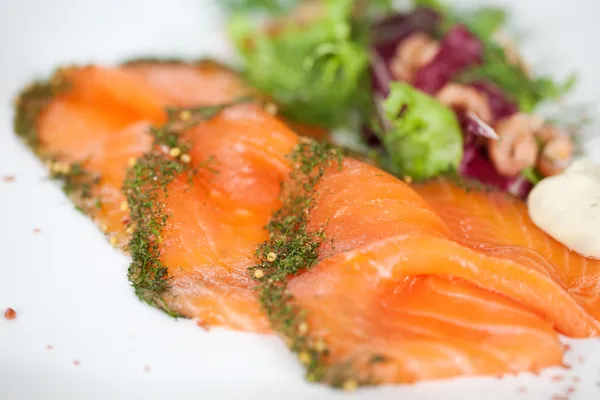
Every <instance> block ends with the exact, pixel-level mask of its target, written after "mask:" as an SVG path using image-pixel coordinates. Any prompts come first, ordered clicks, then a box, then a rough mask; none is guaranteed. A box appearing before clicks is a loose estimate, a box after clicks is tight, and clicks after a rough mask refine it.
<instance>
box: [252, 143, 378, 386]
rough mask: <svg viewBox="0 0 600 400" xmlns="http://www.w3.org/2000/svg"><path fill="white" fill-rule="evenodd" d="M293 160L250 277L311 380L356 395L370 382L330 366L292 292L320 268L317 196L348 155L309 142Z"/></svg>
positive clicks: (276, 328)
mask: <svg viewBox="0 0 600 400" xmlns="http://www.w3.org/2000/svg"><path fill="white" fill-rule="evenodd" d="M290 158H291V160H292V163H293V165H294V168H293V169H292V172H291V174H290V178H289V180H287V181H286V182H285V184H284V187H283V190H282V195H281V198H282V207H281V208H280V209H279V210H278V211H276V212H275V213H274V215H273V217H272V219H271V221H270V222H269V224H268V225H267V230H268V231H269V239H268V240H267V241H266V242H265V243H263V244H262V245H260V246H259V248H258V250H257V253H256V254H257V256H258V257H259V259H260V263H259V264H258V265H255V266H252V267H250V268H249V274H250V276H252V277H253V278H254V279H255V280H256V281H257V282H258V283H259V284H258V287H257V288H256V290H257V291H258V295H259V300H260V304H261V307H262V310H263V311H264V312H265V314H266V315H267V317H268V318H269V320H270V322H271V326H272V328H273V330H274V331H276V332H278V333H279V334H280V335H282V336H283V337H284V338H285V341H286V343H287V344H288V347H289V348H290V350H291V351H293V352H294V353H296V355H297V357H298V359H299V360H300V362H301V363H302V364H303V365H304V366H305V368H306V377H307V379H308V380H309V381H312V382H327V383H329V384H331V385H333V386H336V387H341V388H343V389H345V390H354V389H356V388H357V386H358V385H359V384H363V383H366V382H363V381H362V380H360V379H358V378H356V375H355V374H353V371H352V370H351V368H350V367H351V366H349V365H346V364H343V365H337V364H335V365H331V364H330V363H329V361H328V351H327V343H325V341H323V340H322V339H321V338H317V337H313V336H311V334H310V326H309V324H308V322H307V318H306V311H305V310H303V309H302V308H301V307H300V306H298V305H297V304H296V303H295V299H294V296H293V295H292V294H291V293H290V292H289V290H288V287H287V281H288V279H289V278H290V277H292V276H294V275H297V274H299V273H301V272H303V271H305V270H309V269H310V268H311V267H313V266H314V265H315V264H317V262H318V258H319V256H318V249H319V247H320V246H321V244H323V243H324V242H325V241H326V240H327V239H326V237H325V232H324V228H323V227H322V228H321V229H319V230H317V231H309V230H308V228H307V226H308V218H309V214H310V211H311V209H312V207H313V206H314V198H313V193H314V191H315V189H316V187H317V184H318V183H319V180H320V179H321V178H322V177H323V175H324V174H325V172H326V171H327V170H328V169H329V168H336V167H337V168H342V153H341V151H340V150H338V149H336V148H335V147H333V146H331V145H329V144H326V143H323V144H319V143H317V142H314V141H310V140H306V141H303V142H301V143H300V144H299V145H298V146H297V148H296V149H295V150H294V152H293V153H292V154H291V156H290Z"/></svg>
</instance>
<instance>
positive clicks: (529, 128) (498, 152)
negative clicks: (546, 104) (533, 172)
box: [488, 113, 539, 177]
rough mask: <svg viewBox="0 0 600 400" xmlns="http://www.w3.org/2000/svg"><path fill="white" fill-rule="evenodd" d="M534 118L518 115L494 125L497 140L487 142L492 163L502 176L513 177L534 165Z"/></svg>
mask: <svg viewBox="0 0 600 400" xmlns="http://www.w3.org/2000/svg"><path fill="white" fill-rule="evenodd" d="M536 121H537V120H536V119H535V118H534V117H531V116H529V115H527V114H523V113H518V114H515V115H513V116H511V117H507V118H504V119H502V120H500V121H499V122H497V123H496V125H495V129H496V133H497V134H498V136H499V137H500V138H499V139H498V140H495V139H489V140H488V152H489V155H490V158H491V160H492V163H493V164H494V166H495V167H496V171H498V172H499V173H500V174H501V175H502V176H506V177H513V176H516V175H517V174H519V172H521V171H522V170H523V169H525V168H528V167H533V166H535V165H536V162H537V157H538V151H539V149H538V144H537V141H536V139H535V135H534V133H535V131H536V130H537V129H539V124H538V123H537V122H536Z"/></svg>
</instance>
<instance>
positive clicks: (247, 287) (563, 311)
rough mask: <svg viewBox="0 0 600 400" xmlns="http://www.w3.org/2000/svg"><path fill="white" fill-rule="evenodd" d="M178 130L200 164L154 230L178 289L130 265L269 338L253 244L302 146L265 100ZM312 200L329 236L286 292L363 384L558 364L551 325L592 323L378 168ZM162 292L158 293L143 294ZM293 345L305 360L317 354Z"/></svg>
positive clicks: (554, 287) (532, 271)
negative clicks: (464, 240)
mask: <svg viewBox="0 0 600 400" xmlns="http://www.w3.org/2000/svg"><path fill="white" fill-rule="evenodd" d="M183 137H184V138H185V139H186V140H189V142H190V143H191V149H190V150H189V154H190V155H191V164H192V166H194V167H196V169H197V172H196V173H195V175H194V176H193V178H192V179H191V180H190V178H189V176H188V175H186V174H185V173H183V174H181V175H179V176H177V177H176V178H174V179H173V180H172V181H171V182H170V183H169V184H168V185H167V186H166V189H165V191H164V193H163V194H162V195H161V197H160V200H159V203H161V204H164V206H159V207H158V209H161V210H163V211H162V212H163V213H164V215H168V218H167V219H166V223H165V225H164V228H163V229H162V231H161V232H160V237H156V236H154V237H152V239H153V241H154V242H155V244H156V246H157V247H156V248H157V252H156V254H157V255H158V256H159V258H160V265H162V266H164V268H165V269H166V271H165V272H166V273H165V275H164V276H162V275H161V276H162V278H163V279H168V286H163V287H161V286H160V285H158V284H156V283H152V282H150V283H148V282H147V281H145V280H144V279H140V277H141V276H142V275H144V268H143V263H142V264H139V265H136V264H135V263H134V264H133V269H132V271H131V272H132V274H131V278H132V281H133V283H134V285H138V287H139V290H138V292H139V293H141V294H142V296H146V298H145V300H146V301H149V302H150V303H151V304H154V305H157V306H159V307H161V308H163V309H166V310H167V311H169V312H172V313H173V314H176V315H183V316H186V317H189V318H195V319H198V320H201V321H203V322H204V323H207V324H209V325H218V326H225V327H229V328H233V329H239V330H249V331H256V332H269V331H270V329H269V328H270V327H269V319H267V318H265V314H264V311H265V304H264V303H262V298H261V297H260V296H259V298H258V299H257V295H256V292H255V290H254V289H255V286H256V285H257V282H256V281H255V280H253V279H252V277H254V278H258V281H259V282H261V279H263V278H266V279H268V276H269V275H263V274H264V272H262V270H261V271H260V273H258V274H257V273H256V271H257V270H256V269H253V267H254V266H256V265H257V263H259V262H260V256H258V257H257V255H256V249H257V248H258V247H259V245H260V243H261V242H263V241H265V240H270V239H272V237H271V235H272V234H269V233H268V231H267V230H266V229H265V225H266V224H267V222H268V221H269V219H270V218H271V216H272V215H273V213H274V212H276V210H277V209H278V207H280V206H281V205H282V203H281V200H280V199H278V197H279V198H281V199H283V200H285V196H286V195H288V194H290V193H292V194H293V193H295V192H296V189H297V190H300V189H298V188H296V189H294V190H292V191H291V192H290V191H286V190H284V191H283V192H281V193H280V182H282V181H286V182H289V176H290V173H291V172H292V171H294V170H295V168H297V166H296V165H295V164H294V163H293V162H291V161H290V159H289V157H287V156H288V155H289V153H290V152H292V151H293V150H294V148H296V147H297V146H298V144H299V143H301V142H302V141H301V140H300V139H299V138H298V137H297V135H295V134H294V133H293V132H292V131H291V130H290V129H289V128H288V127H287V126H286V125H284V124H283V123H281V122H280V121H278V120H277V118H275V117H274V116H272V115H270V114H269V113H267V112H266V111H264V110H262V109H261V108H260V107H258V106H257V105H237V106H233V107H229V108H226V109H224V110H223V111H221V112H219V113H218V114H217V115H216V116H214V117H213V118H211V119H209V120H208V121H205V122H202V123H200V124H199V125H198V126H197V127H195V128H192V129H190V130H188V131H186V132H185V134H184V135H183ZM207 165H209V166H210V168H207V167H206V166H207ZM156 168H157V171H158V170H160V168H159V167H158V166H157V167H156ZM159 181H160V179H159ZM363 182H364V183H367V182H368V190H367V189H365V187H364V186H363V185H362V184H361V183H363ZM148 183H149V184H150V185H154V186H156V187H160V185H161V183H160V182H158V183H155V184H152V182H151V181H149V182H148ZM284 186H285V185H284ZM312 195H313V197H312V202H313V206H312V207H311V209H310V215H309V218H308V219H309V222H308V229H309V230H312V231H318V230H319V229H321V227H322V229H323V233H324V235H325V237H326V238H327V240H326V241H324V242H323V245H322V246H320V247H319V251H318V258H319V260H318V262H317V263H316V265H315V266H314V267H313V268H312V269H310V270H308V271H304V272H302V273H300V274H299V275H297V276H290V278H289V293H290V295H292V296H293V298H294V307H299V309H301V310H302V313H305V315H306V321H305V324H306V325H299V326H306V328H304V327H303V328H298V330H300V331H301V332H302V334H307V333H308V332H310V335H311V337H314V338H315V339H314V342H315V343H318V342H319V341H320V340H322V341H323V342H324V343H326V345H325V346H326V349H327V355H326V356H325V358H324V359H325V360H326V363H327V365H330V366H333V367H332V369H331V370H328V371H334V370H337V369H339V368H340V367H339V366H346V367H348V368H350V367H351V370H352V371H354V372H353V374H354V375H352V376H355V378H353V379H356V380H357V381H361V382H362V381H366V380H367V379H374V380H375V381H377V382H412V381H418V380H423V379H439V378H447V377H453V376H461V375H489V374H502V373H506V372H520V371H525V370H530V371H536V370H538V369H540V368H544V367H548V366H556V365H560V363H561V360H562V354H563V349H562V346H561V344H560V342H559V339H558V333H557V331H556V329H555V328H557V329H560V330H561V331H562V332H565V333H567V334H569V335H572V336H580V337H587V336H591V335H596V334H597V333H598V325H597V322H596V321H595V320H594V319H593V318H592V317H590V316H589V315H588V313H586V311H585V310H584V309H582V308H581V306H580V305H579V304H578V303H577V302H576V301H575V300H574V299H573V298H572V297H571V296H570V295H569V294H568V293H567V292H566V291H565V290H564V289H563V288H562V287H561V286H560V285H559V284H557V283H556V282H555V281H554V280H553V279H552V278H551V277H550V276H549V275H548V274H547V273H545V272H544V271H542V270H540V269H539V268H536V267H537V266H535V265H529V264H528V263H525V262H524V263H519V262H516V261H514V260H510V259H502V258H501V257H491V256H489V255H486V254H481V253H479V252H477V251H474V250H473V249H471V248H469V247H468V246H463V245H461V244H460V243H457V242H455V241H453V240H452V239H451V238H450V237H451V236H452V232H451V229H450V228H449V226H448V225H447V224H446V222H445V221H444V219H443V218H441V217H440V216H439V215H437V214H436V213H435V212H434V209H433V208H432V207H431V206H430V205H429V204H428V203H427V202H426V201H425V200H424V199H423V198H422V197H421V196H419V194H417V193H416V192H415V191H414V190H413V189H412V188H411V187H410V186H408V185H406V184H405V183H404V182H402V181H400V180H398V179H397V178H395V177H393V176H391V175H389V174H387V173H385V172H383V171H381V170H379V169H377V168H375V167H373V166H370V165H368V164H365V163H362V162H360V161H356V160H352V159H344V160H343V162H342V167H341V168H339V169H336V168H329V169H327V171H326V172H325V173H324V175H323V177H322V178H321V180H320V181H319V184H318V186H317V187H316V189H315V191H314V193H313V194H312ZM289 233H290V235H292V234H293V232H289ZM432 249H435V251H432ZM277 257H278V256H277V254H274V255H273V258H272V260H276V258H277ZM134 259H135V257H134ZM284 262H285V261H284ZM249 270H250V272H251V273H249ZM146 276H147V275H146ZM165 277H167V278H165ZM153 287H160V288H161V291H160V292H157V293H154V294H152V293H149V290H151V289H152V288H153ZM152 296H157V297H152ZM261 311H262V312H261ZM499 313H501V316H498V314H499ZM267 317H270V315H267ZM275 328H276V329H277V330H279V326H278V325H276V326H275ZM279 333H281V332H279ZM288 334H289V332H287V333H285V334H284V336H286V337H287V340H288V341H289V340H291V339H290V337H289V336H288ZM311 351H313V350H311ZM315 351H316V350H315ZM299 354H300V357H301V360H303V362H304V363H306V364H307V365H311V363H312V362H313V361H312V359H311V358H310V357H311V356H310V354H309V355H307V354H308V353H303V352H302V351H300V353H299ZM307 357H309V358H308V359H307ZM346 369H347V368H346ZM329 373H331V374H334V372H328V374H329ZM343 376H344V377H347V376H348V372H344V374H343ZM323 379H328V380H329V381H330V382H335V381H336V380H338V379H339V377H338V375H335V374H334V375H331V376H328V375H325V376H324V377H323Z"/></svg>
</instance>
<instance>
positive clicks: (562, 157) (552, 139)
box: [536, 125, 574, 176]
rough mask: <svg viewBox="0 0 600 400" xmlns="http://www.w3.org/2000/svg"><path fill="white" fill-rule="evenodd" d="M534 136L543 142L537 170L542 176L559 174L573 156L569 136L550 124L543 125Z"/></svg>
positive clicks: (572, 146)
mask: <svg viewBox="0 0 600 400" xmlns="http://www.w3.org/2000/svg"><path fill="white" fill-rule="evenodd" d="M536 136H537V137H538V138H539V139H540V140H541V141H542V143H543V144H544V145H543V147H542V153H541V155H540V159H539V161H538V170H539V171H540V172H541V173H542V175H544V176H552V175H557V174H560V173H561V172H563V171H564V170H565V168H567V166H568V165H569V162H570V161H571V158H572V157H573V152H574V145H573V141H572V140H571V138H570V137H569V136H568V135H566V134H564V133H562V132H560V131H559V130H558V129H556V128H554V127H551V126H548V125H546V126H544V127H542V128H541V129H540V130H539V131H538V132H536Z"/></svg>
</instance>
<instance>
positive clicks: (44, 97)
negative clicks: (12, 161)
mask: <svg viewBox="0 0 600 400" xmlns="http://www.w3.org/2000/svg"><path fill="white" fill-rule="evenodd" d="M73 68H76V67H65V68H59V69H57V70H56V71H55V72H54V73H53V74H52V75H51V77H50V79H48V80H45V81H43V80H40V81H35V82H33V83H32V84H30V85H29V86H27V87H26V88H25V89H23V91H21V93H19V95H18V96H17V98H16V100H15V116H14V120H13V126H14V130H15V132H16V133H17V135H19V136H20V137H21V138H22V139H23V141H24V142H25V144H26V145H27V146H29V148H31V150H33V152H34V153H35V154H36V155H37V156H38V158H40V159H41V160H42V161H43V162H44V163H45V164H46V167H47V168H48V171H49V172H50V178H52V179H54V180H57V181H60V182H61V187H62V190H63V191H64V192H65V194H66V195H67V196H68V197H69V198H71V200H72V201H73V202H74V203H75V204H76V207H77V209H79V210H80V211H84V212H89V211H90V209H91V207H88V206H87V205H86V204H87V201H86V200H89V199H90V198H91V197H92V188H93V187H94V186H95V185H97V184H98V183H99V182H100V177H99V176H98V175H96V174H93V173H91V172H89V171H86V170H85V168H84V167H83V163H77V162H76V163H67V162H64V161H61V160H62V159H64V157H62V156H61V155H60V154H56V153H53V154H51V153H49V152H47V151H44V149H43V146H42V143H40V139H39V135H38V130H37V124H38V120H39V118H40V116H41V114H42V112H43V111H44V110H45V109H46V107H48V105H50V103H51V102H52V101H53V100H54V99H55V98H56V97H57V96H59V95H62V94H65V93H67V92H68V91H69V89H70V87H71V86H70V83H69V81H68V75H69V73H70V72H71V71H72V70H73Z"/></svg>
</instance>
